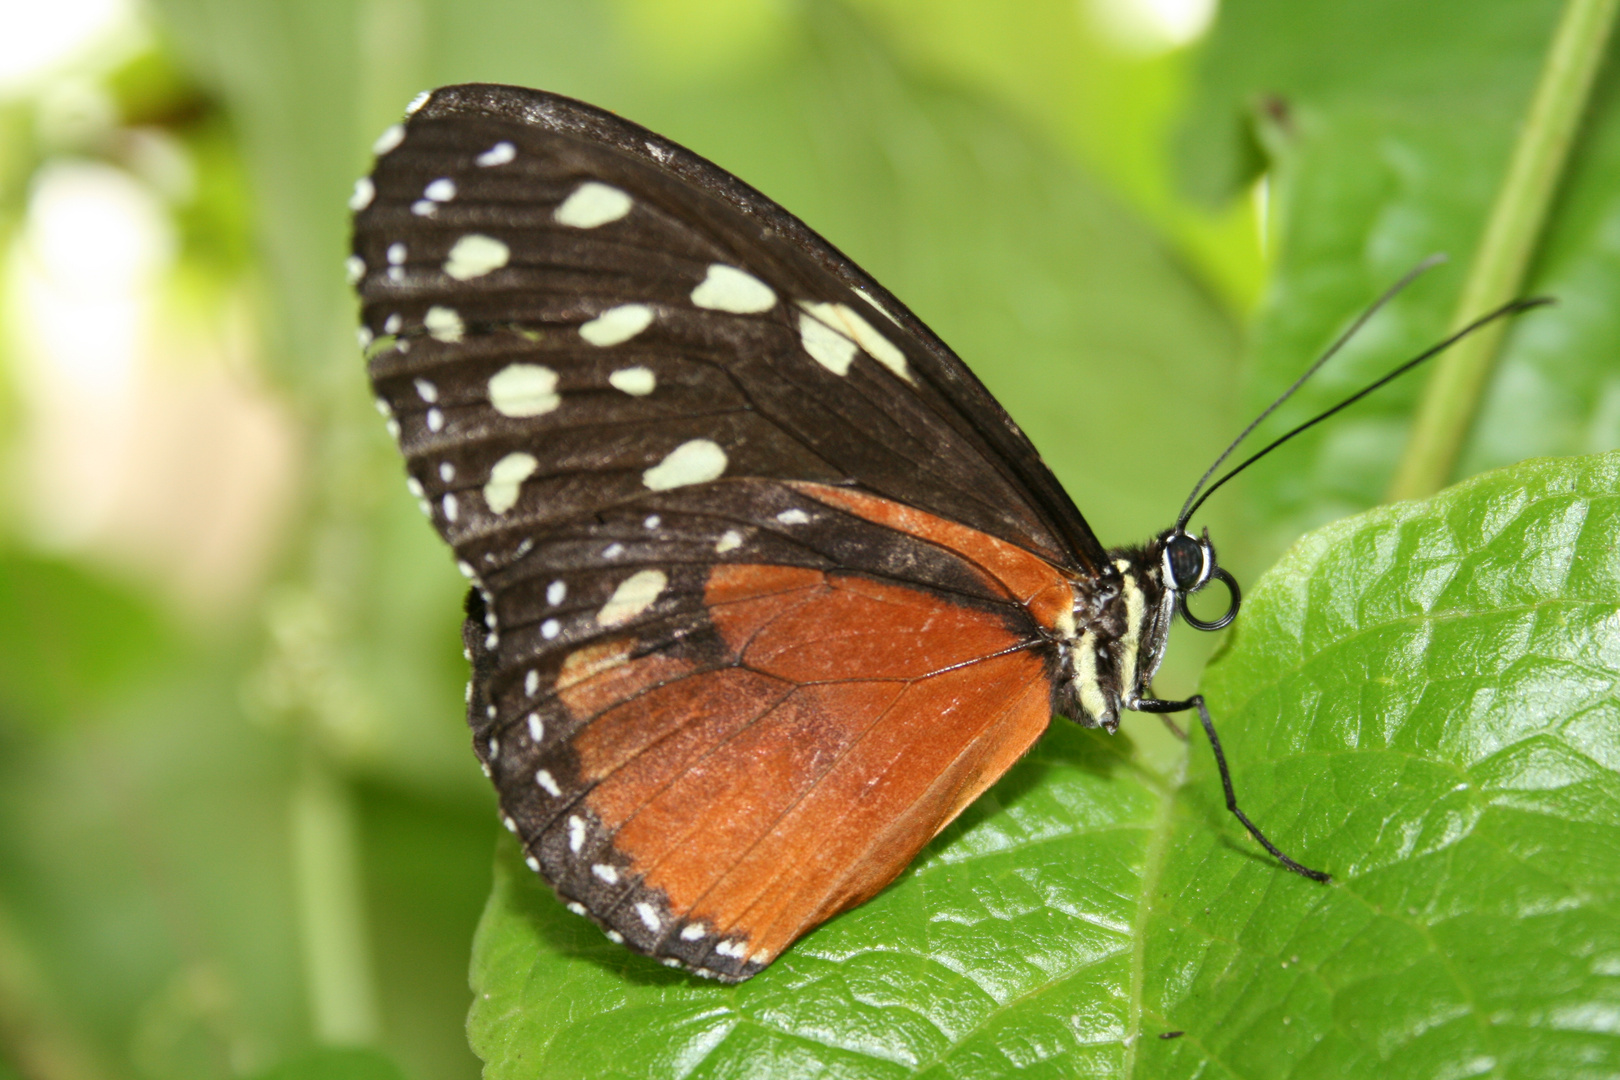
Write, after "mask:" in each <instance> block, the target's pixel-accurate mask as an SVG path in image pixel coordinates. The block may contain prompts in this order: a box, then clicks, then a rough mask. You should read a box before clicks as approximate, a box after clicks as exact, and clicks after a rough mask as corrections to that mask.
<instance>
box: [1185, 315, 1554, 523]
mask: <svg viewBox="0 0 1620 1080" xmlns="http://www.w3.org/2000/svg"><path fill="white" fill-rule="evenodd" d="M1551 303H1554V300H1553V298H1552V297H1550V296H1533V297H1530V298H1528V299H1524V300H1510V301H1509V302H1507V303H1506V304H1503V305H1502V306H1501V307H1499V308H1497V309H1496V310H1495V311H1491V312H1488V313H1486V314H1484V315H1481V316H1480V317H1479V318H1477V319H1475V320H1474V321H1473V322H1471V323H1469V324H1468V325H1467V326H1465V327H1463V328H1462V329H1461V330H1458V331H1457V332H1456V333H1455V334H1452V335H1451V336H1450V337H1448V338H1446V339H1445V340H1444V341H1441V342H1440V343H1438V344H1436V345H1432V346H1430V347H1429V348H1427V349H1425V350H1424V351H1423V352H1421V353H1419V354H1418V355H1417V356H1414V357H1413V358H1412V359H1410V360H1408V361H1407V362H1406V363H1404V364H1402V365H1401V366H1400V367H1398V368H1396V369H1395V370H1394V371H1391V372H1390V373H1389V374H1388V375H1385V376H1384V377H1383V378H1381V379H1379V380H1377V381H1376V382H1372V383H1369V384H1367V385H1366V386H1364V387H1362V388H1361V389H1360V390H1358V391H1356V392H1355V393H1354V394H1351V395H1350V396H1349V397H1347V398H1345V399H1344V400H1343V401H1341V402H1339V403H1338V404H1337V405H1335V406H1333V407H1332V408H1331V409H1327V410H1325V411H1323V412H1320V413H1317V414H1316V415H1315V416H1313V417H1311V418H1310V419H1309V420H1307V421H1305V422H1304V423H1303V424H1300V425H1299V426H1298V427H1296V428H1294V429H1293V430H1291V431H1289V432H1287V433H1285V434H1283V435H1279V436H1278V437H1277V438H1275V439H1273V440H1272V441H1271V442H1269V443H1267V444H1266V445H1265V447H1264V448H1263V449H1261V450H1258V451H1256V452H1255V453H1253V454H1250V455H1249V456H1248V457H1247V458H1245V459H1244V460H1243V462H1242V463H1241V464H1239V465H1237V466H1235V467H1233V468H1232V469H1231V470H1230V471H1228V472H1227V473H1226V475H1224V476H1222V477H1221V478H1220V479H1219V480H1217V481H1215V482H1214V483H1213V484H1211V485H1209V487H1208V488H1206V489H1205V490H1204V493H1203V495H1201V496H1200V497H1199V499H1198V501H1197V502H1195V503H1193V504H1192V508H1191V509H1189V510H1188V511H1187V512H1186V515H1185V516H1184V517H1183V518H1182V519H1181V523H1185V522H1186V520H1187V518H1189V517H1191V516H1192V515H1193V514H1194V513H1196V512H1197V511H1198V508H1199V507H1200V506H1203V505H1204V500H1205V499H1207V498H1209V497H1210V496H1211V495H1213V494H1215V492H1216V490H1217V489H1218V488H1220V486H1221V485H1222V484H1224V483H1226V482H1227V481H1228V480H1230V479H1232V477H1234V476H1236V475H1237V474H1238V473H1240V472H1242V471H1243V470H1244V469H1247V468H1248V467H1249V466H1250V465H1253V464H1254V463H1255V462H1257V461H1259V460H1260V459H1261V458H1263V457H1265V456H1266V455H1267V454H1269V453H1271V452H1272V451H1273V450H1275V449H1277V447H1279V446H1281V445H1282V444H1283V443H1285V442H1287V441H1288V440H1289V439H1292V438H1293V437H1294V436H1295V435H1298V434H1299V433H1300V432H1302V431H1305V430H1307V429H1309V428H1313V427H1315V426H1316V425H1317V424H1320V423H1321V422H1322V421H1323V420H1326V419H1327V418H1328V417H1330V416H1332V415H1333V414H1334V413H1336V412H1338V411H1339V410H1340V409H1344V408H1347V407H1349V406H1351V405H1354V404H1355V403H1356V402H1358V401H1360V400H1361V399H1362V398H1364V397H1366V396H1367V395H1368V394H1370V393H1372V392H1373V391H1374V390H1377V389H1378V388H1379V387H1380V386H1383V385H1384V384H1385V383H1387V382H1391V381H1393V380H1395V379H1398V378H1400V377H1401V376H1402V375H1405V374H1406V373H1407V372H1408V371H1411V370H1412V369H1413V368H1415V367H1417V366H1418V365H1419V364H1421V363H1423V362H1424V361H1425V360H1428V359H1430V358H1431V357H1434V356H1437V355H1439V354H1440V353H1443V352H1445V351H1446V350H1447V349H1449V348H1451V347H1452V346H1453V345H1455V344H1457V342H1459V341H1461V340H1462V339H1463V338H1465V337H1467V336H1468V335H1470V334H1472V333H1473V332H1474V331H1476V330H1479V329H1481V328H1483V327H1485V326H1487V325H1488V324H1490V323H1493V322H1495V321H1496V320H1497V319H1502V318H1506V317H1507V316H1509V315H1517V314H1518V313H1519V312H1521V311H1529V310H1530V309H1531V308H1538V307H1545V306H1546V305H1548V304H1551ZM1319 363H1320V362H1319ZM1313 370H1314V369H1313ZM1307 374H1308V373H1307ZM1298 385H1299V384H1298V383H1295V384H1294V386H1295V387H1297V386H1298ZM1289 393H1293V390H1292V389H1290V390H1289ZM1284 396H1286V395H1284ZM1275 407H1276V406H1273V408H1275ZM1266 411H1267V412H1270V410H1269V409H1268V410H1266ZM1262 415H1264V414H1262ZM1244 434H1248V433H1247V432H1245V433H1244Z"/></svg>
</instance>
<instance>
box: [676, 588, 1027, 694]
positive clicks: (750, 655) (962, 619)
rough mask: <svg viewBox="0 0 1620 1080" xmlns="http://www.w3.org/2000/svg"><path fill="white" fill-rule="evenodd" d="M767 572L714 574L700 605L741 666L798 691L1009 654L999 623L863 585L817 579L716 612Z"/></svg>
mask: <svg viewBox="0 0 1620 1080" xmlns="http://www.w3.org/2000/svg"><path fill="white" fill-rule="evenodd" d="M768 569H774V568H771V567H755V566H749V565H730V566H716V567H715V568H714V569H713V570H712V571H711V572H710V575H709V586H708V589H707V590H706V592H705V601H706V602H707V603H708V604H709V618H710V620H711V621H712V622H713V623H714V625H715V627H716V628H717V629H718V630H719V631H720V634H721V636H722V637H723V638H724V639H725V641H726V644H727V645H729V646H731V648H732V649H734V650H736V651H737V652H738V653H739V654H740V656H741V657H742V660H743V662H744V663H745V664H747V665H748V666H749V667H751V668H754V669H755V670H757V671H763V672H766V673H767V674H770V675H775V676H777V677H778V678H782V679H788V680H791V681H793V682H798V683H814V682H829V681H835V680H847V679H918V678H921V677H923V676H924V675H927V674H929V673H931V672H935V671H940V670H942V669H944V668H947V667H950V666H952V665H954V664H963V663H967V662H969V661H972V660H977V659H979V658H981V657H984V656H988V655H990V654H991V653H996V652H1001V651H1003V650H1005V649H1010V648H1015V647H1016V646H1018V645H1019V644H1020V643H1021V639H1020V638H1019V637H1018V636H1017V635H1015V634H1014V633H1013V632H1012V631H1011V630H1010V629H1009V628H1008V627H1007V625H1006V624H1005V623H1004V622H1003V621H1002V619H1001V618H1000V617H999V616H997V615H995V614H993V613H990V612H986V611H984V610H982V609H976V608H970V607H964V606H962V605H960V604H956V603H953V602H951V601H950V600H947V599H945V598H944V597H942V596H937V595H935V594H933V593H927V592H923V591H921V590H919V589H908V588H906V587H905V586H902V585H892V584H888V583H886V582H880V581H872V580H870V579H867V578H859V577H848V576H843V575H838V576H823V575H821V574H817V575H816V576H817V577H818V578H820V579H821V580H822V585H821V586H820V588H815V589H808V588H807V589H803V590H799V591H795V592H793V593H780V594H776V595H773V596H770V597H767V598H764V599H762V600H759V601H751V602H747V603H744V602H733V603H732V604H730V605H725V606H721V605H717V604H715V602H714V601H713V599H712V597H713V596H714V595H715V594H716V593H719V592H724V593H727V594H734V593H735V592H736V591H737V590H736V588H735V586H734V585H733V583H732V579H733V578H740V579H743V580H748V579H751V578H754V577H756V576H762V575H758V574H757V572H758V571H761V570H768Z"/></svg>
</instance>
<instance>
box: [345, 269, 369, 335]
mask: <svg viewBox="0 0 1620 1080" xmlns="http://www.w3.org/2000/svg"><path fill="white" fill-rule="evenodd" d="M343 276H344V277H346V278H348V279H349V284H350V285H353V284H354V283H355V282H357V281H359V280H360V279H361V278H363V277H365V276H366V260H364V259H362V258H361V257H360V256H358V255H350V256H349V257H348V258H347V259H344V260H343ZM360 344H361V346H362V347H364V346H365V345H366V344H368V343H367V342H364V341H362V342H361V343H360Z"/></svg>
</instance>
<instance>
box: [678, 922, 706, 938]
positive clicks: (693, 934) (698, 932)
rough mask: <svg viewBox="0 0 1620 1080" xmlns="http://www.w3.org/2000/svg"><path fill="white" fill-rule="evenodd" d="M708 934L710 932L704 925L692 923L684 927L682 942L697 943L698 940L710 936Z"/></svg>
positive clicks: (682, 929)
mask: <svg viewBox="0 0 1620 1080" xmlns="http://www.w3.org/2000/svg"><path fill="white" fill-rule="evenodd" d="M708 932H709V931H708V928H707V927H705V926H704V925H703V924H702V923H700V922H695V923H691V924H689V925H687V926H683V927H682V928H681V940H682V941H696V940H697V939H698V938H700V937H703V936H705V935H706V934H708Z"/></svg>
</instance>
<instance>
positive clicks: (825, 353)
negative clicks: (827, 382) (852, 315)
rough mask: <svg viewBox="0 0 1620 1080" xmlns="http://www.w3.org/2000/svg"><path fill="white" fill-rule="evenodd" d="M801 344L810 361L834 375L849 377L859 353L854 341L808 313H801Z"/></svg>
mask: <svg viewBox="0 0 1620 1080" xmlns="http://www.w3.org/2000/svg"><path fill="white" fill-rule="evenodd" d="M799 343H800V344H801V345H803V346H804V351H805V352H807V353H809V354H810V359H812V360H814V361H815V362H816V363H818V364H820V365H821V366H822V367H824V368H826V369H827V370H828V371H830V372H832V373H833V374H834V375H848V374H849V365H851V364H853V363H854V362H855V354H856V353H857V352H858V351H859V349H857V348H856V345H855V343H854V342H853V341H851V340H850V339H849V338H847V337H845V336H844V335H843V334H840V333H839V332H838V331H836V330H834V329H833V328H832V327H830V326H828V325H827V324H826V323H824V322H822V321H821V320H820V319H817V318H815V317H814V316H813V315H811V314H810V313H809V312H806V311H801V312H800V313H799Z"/></svg>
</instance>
